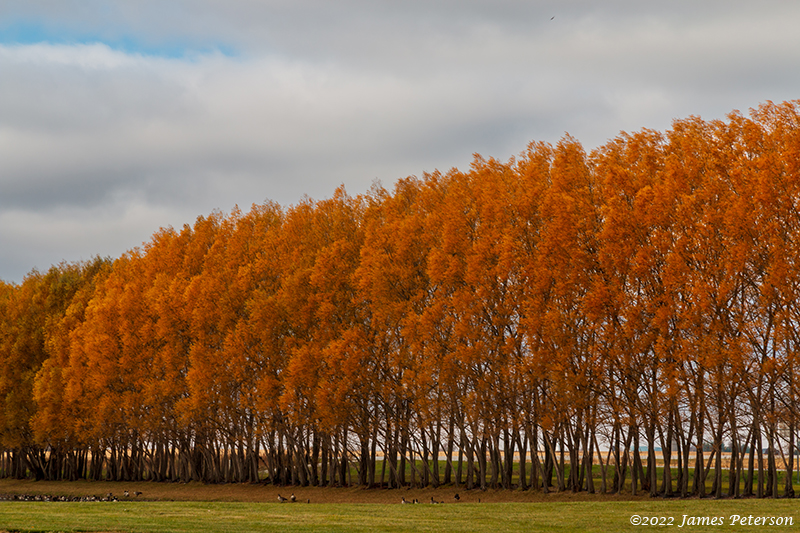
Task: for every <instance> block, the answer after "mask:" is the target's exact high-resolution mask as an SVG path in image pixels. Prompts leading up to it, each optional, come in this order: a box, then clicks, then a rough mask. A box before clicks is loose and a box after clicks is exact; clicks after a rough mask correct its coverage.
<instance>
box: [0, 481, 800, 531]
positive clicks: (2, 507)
mask: <svg viewBox="0 0 800 533" xmlns="http://www.w3.org/2000/svg"><path fill="white" fill-rule="evenodd" d="M285 489H286V490H283V489H278V488H276V487H272V486H263V485H201V484H192V483H190V484H186V485H183V484H178V483H135V484H131V483H127V484H123V483H111V482H86V481H81V482H73V483H68V482H33V481H12V480H0V495H2V494H57V495H90V494H97V495H103V494H106V493H108V492H112V493H113V494H115V495H121V494H122V493H123V491H124V490H130V491H134V490H140V491H142V492H143V493H144V494H143V495H142V496H141V498H143V499H141V500H134V499H133V498H129V499H125V498H124V497H123V498H121V501H119V502H74V503H73V502H12V501H0V531H26V532H33V531H37V532H41V531H75V532H77V531H82V532H89V531H98V532H109V531H113V532H130V533H133V532H183V531H186V532H192V533H199V532H203V531H210V532H249V531H253V532H256V531H287V532H319V531H322V532H325V531H330V532H335V531H342V532H344V531H388V532H415V531H436V532H442V531H445V532H451V531H452V532H456V533H458V532H473V531H475V532H478V531H490V532H496V533H500V532H517V531H518V532H531V531H556V532H571V531H590V532H591V531H604V532H605V531H640V530H652V529H659V530H664V529H673V528H675V529H676V530H677V531H764V530H768V531H797V530H800V502H798V500H771V499H763V500H756V499H740V500H712V499H703V500H698V499H688V500H662V499H650V498H646V497H639V498H636V499H631V498H630V496H627V497H614V496H599V495H590V494H585V493H584V494H577V495H573V494H572V493H563V494H551V495H544V494H541V493H535V492H530V491H528V492H520V491H491V490H490V491H486V492H481V491H470V492H464V491H461V492H460V495H461V501H460V502H458V503H456V502H455V501H454V500H453V495H454V493H455V491H454V490H453V489H452V488H440V489H436V490H432V489H429V490H410V491H405V490H362V489H319V488H303V489H301V488H291V487H287V488H285ZM293 491H294V492H295V494H296V495H297V497H298V499H299V500H301V501H302V502H306V501H307V500H311V503H310V504H308V503H294V504H291V503H284V504H280V503H278V502H277V494H278V493H279V492H280V493H282V494H284V495H289V494H291V493H292V492H293ZM402 497H405V498H406V499H407V500H411V499H414V498H417V499H419V500H420V501H422V502H429V501H430V498H431V497H434V498H435V499H437V500H440V501H445V504H444V505H431V504H430V503H427V504H425V503H423V504H420V505H401V504H400V503H399V502H400V499H401V498H402ZM479 498H480V503H478V499H479ZM634 515H636V516H639V517H641V520H642V521H645V520H648V519H652V518H656V519H658V522H663V524H664V525H658V526H655V527H652V526H649V525H638V526H637V525H634V524H632V523H631V519H632V517H634ZM683 515H688V516H689V517H699V519H695V520H693V521H694V522H698V521H702V519H703V518H706V520H707V521H710V520H711V519H713V518H714V517H721V518H719V519H718V521H719V522H721V525H719V526H713V525H712V526H702V525H694V524H689V523H688V522H689V520H688V519H687V523H686V524H684V526H683V527H682V528H681V527H679V526H680V525H681V524H682V523H683V522H684V519H683ZM733 515H740V516H743V517H748V516H750V515H753V517H770V516H771V517H785V518H784V521H788V519H789V518H790V519H791V522H792V523H791V524H788V525H786V524H784V525H781V526H767V527H764V526H763V525H756V524H753V525H750V526H746V525H745V526H742V525H740V524H736V525H733V524H731V517H732V516H733ZM662 517H663V519H662ZM670 523H671V525H670Z"/></svg>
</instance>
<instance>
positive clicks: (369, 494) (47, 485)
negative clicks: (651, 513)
mask: <svg viewBox="0 0 800 533" xmlns="http://www.w3.org/2000/svg"><path fill="white" fill-rule="evenodd" d="M126 491H127V492H128V494H129V495H128V496H125V492H126ZM136 492H140V493H141V494H140V495H138V496H134V494H135V493H136ZM109 494H112V495H113V497H115V498H117V499H118V500H119V501H126V500H127V501H136V500H142V501H225V502H264V503H278V495H279V494H280V495H281V496H283V497H285V498H290V497H291V495H292V494H294V495H295V498H296V500H297V501H296V503H294V504H292V503H290V502H286V503H285V504H284V505H300V504H308V503H312V504H313V503H383V504H385V503H400V502H401V501H402V499H403V498H405V499H406V501H414V500H418V501H419V502H420V503H430V502H431V498H433V499H434V500H435V501H437V502H443V503H448V504H449V503H479V502H480V503H500V502H545V501H631V500H644V499H649V498H648V496H647V495H640V496H637V497H632V496H631V495H630V494H625V495H603V494H588V493H586V492H578V493H573V492H562V493H555V492H552V493H549V494H544V493H542V492H540V491H531V490H528V491H520V490H491V489H490V490H486V491H481V490H464V488H463V487H460V488H455V487H453V486H446V487H440V488H437V489H364V488H352V487H345V488H320V487H294V486H283V487H280V486H275V485H264V484H251V483H242V484H238V483H236V484H217V485H204V484H202V483H194V482H191V483H153V482H139V483H125V482H116V481H27V480H22V481H19V480H9V479H3V480H0V497H6V496H10V495H18V496H22V495H48V496H65V497H68V498H75V497H79V498H83V497H89V496H94V497H96V498H98V499H101V498H106V497H107V496H108V495H109ZM456 494H458V495H459V498H460V499H459V500H456V499H455V495H456ZM4 499H5V498H4ZM0 533H1V532H0Z"/></svg>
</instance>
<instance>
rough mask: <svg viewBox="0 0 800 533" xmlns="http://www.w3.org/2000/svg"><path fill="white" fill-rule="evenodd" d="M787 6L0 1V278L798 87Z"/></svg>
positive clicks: (723, 110) (799, 19)
mask: <svg viewBox="0 0 800 533" xmlns="http://www.w3.org/2000/svg"><path fill="white" fill-rule="evenodd" d="M798 24H800V2H785V1H771V0H760V1H759V2H752V1H749V0H748V1H734V0H724V1H715V0H702V1H699V0H692V1H674V0H671V1H668V2H665V1H663V0H658V1H650V0H625V1H622V0H619V1H614V0H605V1H597V0H575V1H570V0H557V1H556V0H553V1H537V0H528V1H513V0H486V1H478V0H464V1H455V0H450V1H439V2H437V1H434V0H420V1H417V0H404V1H402V2H400V1H395V2H388V1H381V0H339V1H333V0H318V1H317V0H312V1H304V0H225V1H221V0H118V1H111V0H106V1H101V0H26V1H25V2H20V1H18V0H0V279H3V280H5V281H10V282H20V281H21V280H22V279H23V277H24V276H25V274H26V273H28V272H30V271H31V270H32V269H33V268H38V269H40V270H46V269H47V268H49V266H50V265H52V264H57V263H59V262H61V261H63V260H65V261H79V260H86V259H90V258H91V257H93V256H95V255H101V256H111V257H118V256H119V255H120V254H122V253H124V252H125V251H126V250H129V249H131V248H133V247H135V246H138V245H140V244H141V243H142V242H143V241H147V240H149V238H150V236H151V235H152V234H153V232H155V231H156V230H157V229H158V228H159V227H161V226H169V225H171V226H174V227H180V226H182V225H183V224H184V223H192V222H193V221H194V220H195V218H196V217H197V216H198V215H204V214H208V213H209V212H211V211H212V210H213V209H221V210H222V211H224V212H229V211H230V210H231V208H232V207H233V206H234V205H239V206H240V207H242V209H244V210H248V209H249V207H250V205H251V204H253V203H261V202H263V201H264V200H266V199H271V200H275V201H277V202H279V203H281V204H283V205H291V204H294V203H296V202H298V201H299V200H301V199H302V197H303V195H308V196H310V197H312V198H317V199H322V198H328V197H330V196H331V195H332V193H333V191H334V189H335V188H336V187H337V186H339V185H340V184H344V185H345V187H346V188H347V190H348V192H350V193H351V194H358V193H362V192H365V191H366V190H367V189H369V187H370V186H371V185H372V183H373V182H374V181H376V180H378V181H380V182H381V183H382V184H383V185H384V186H386V187H391V186H392V184H393V183H394V181H395V180H397V179H399V178H402V177H405V176H409V175H421V174H422V173H423V172H426V171H428V172H430V171H433V170H435V169H440V170H447V169H449V168H451V167H458V168H462V169H466V168H467V167H468V166H469V162H470V161H471V159H472V154H473V153H476V152H477V153H480V154H482V155H484V156H493V157H496V158H498V159H501V160H507V159H508V158H509V157H511V156H514V155H517V154H519V153H520V152H521V151H523V150H524V149H525V146H526V145H527V144H528V142H529V141H533V140H536V141H548V142H552V143H555V142H557V141H558V140H559V139H560V138H561V137H562V136H564V135H565V133H569V134H570V135H572V136H574V137H576V138H577V139H578V140H579V141H580V142H581V143H583V145H584V146H585V147H586V148H587V150H590V149H591V148H593V147H596V146H599V145H601V144H603V143H605V142H606V141H607V140H608V139H611V138H613V137H615V136H616V135H618V134H619V133H620V132H621V131H636V130H639V129H642V128H653V129H658V130H662V131H663V130H665V129H668V128H669V127H670V125H671V122H672V120H673V119H674V118H684V117H687V116H689V115H699V116H701V117H702V118H704V119H714V118H724V117H725V115H726V114H727V113H728V112H730V111H732V110H734V109H738V110H741V111H743V112H747V111H748V110H749V109H750V108H752V107H755V106H757V105H758V104H760V103H763V102H765V101H767V100H772V101H775V102H781V101H784V100H790V99H795V98H800V32H798V31H797V27H798Z"/></svg>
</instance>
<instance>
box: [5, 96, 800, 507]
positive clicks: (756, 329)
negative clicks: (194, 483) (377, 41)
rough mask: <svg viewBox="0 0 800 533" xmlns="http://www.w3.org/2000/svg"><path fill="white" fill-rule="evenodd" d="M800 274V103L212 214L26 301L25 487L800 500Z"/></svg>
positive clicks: (18, 288)
mask: <svg viewBox="0 0 800 533" xmlns="http://www.w3.org/2000/svg"><path fill="white" fill-rule="evenodd" d="M799 257H800V101H794V102H787V103H783V104H779V105H776V104H772V103H767V104H765V105H763V106H761V107H759V108H758V109H757V110H753V111H752V112H751V114H750V115H749V116H743V115H741V114H739V113H732V114H731V115H730V116H729V117H728V119H727V120H726V121H711V122H706V121H703V120H701V119H699V118H689V119H686V120H678V121H675V122H674V124H673V127H672V129H671V130H669V131H667V132H665V133H660V132H656V131H650V130H643V131H640V132H638V133H634V134H622V135H620V136H619V137H617V138H616V139H614V140H612V141H610V142H608V143H607V144H606V145H604V146H602V147H600V148H598V149H596V150H594V151H593V152H592V153H591V154H587V153H586V152H585V151H584V150H583V148H582V147H581V145H580V144H579V143H578V142H577V141H576V140H574V139H572V138H570V137H566V138H564V139H563V140H561V141H560V142H559V143H558V144H557V145H555V146H552V145H549V144H544V143H534V144H531V145H530V146H529V147H528V149H527V150H526V151H525V152H524V153H523V154H521V155H520V157H519V158H516V159H512V160H511V161H509V162H507V163H501V162H499V161H496V160H494V159H488V160H487V159H483V158H481V157H480V156H476V157H475V160H474V162H473V164H472V166H471V168H470V170H469V171H466V172H461V171H458V170H451V171H450V172H448V173H446V174H442V173H439V172H435V173H433V174H430V175H428V174H426V175H424V176H423V177H422V178H421V179H417V178H408V179H404V180H400V181H399V182H398V183H397V184H396V186H395V187H394V189H393V190H392V191H387V190H384V189H382V188H380V187H377V186H376V187H373V189H372V190H371V191H369V193H368V194H365V195H362V196H357V197H351V196H348V195H347V194H346V193H345V192H344V190H341V189H340V190H337V191H336V193H335V194H334V196H333V197H332V198H330V199H328V200H323V201H312V200H304V201H302V202H301V203H299V204H297V205H295V206H292V207H289V208H283V207H281V206H279V205H276V204H274V203H266V204H264V205H255V206H253V207H252V209H251V210H250V212H248V213H243V212H240V211H238V210H234V212H232V213H231V214H229V215H223V214H221V213H213V214H211V215H210V216H208V217H200V218H198V219H197V221H196V223H195V224H194V226H192V227H189V226H188V225H187V226H184V227H183V228H182V229H181V230H180V231H177V230H173V229H163V230H161V231H159V232H158V233H157V234H155V235H154V236H153V237H152V239H151V241H150V242H148V243H147V244H145V245H144V246H143V247H142V248H141V249H135V250H133V251H131V252H129V253H127V254H125V255H123V256H122V257H120V258H118V259H116V260H113V261H112V260H104V259H96V260H94V261H91V262H88V263H80V264H62V265H60V266H57V267H52V268H51V269H50V270H49V271H48V272H46V273H39V272H36V271H34V272H31V273H30V274H29V275H28V276H27V277H26V278H25V280H24V281H23V282H22V283H21V284H20V285H13V284H3V283H0V400H2V410H0V448H1V449H2V450H3V451H2V455H0V475H5V476H14V477H25V476H34V477H35V478H37V479H43V478H47V479H78V478H91V479H101V478H108V479H116V480H140V479H151V480H184V481H185V480H201V481H204V482H223V481H225V482H246V481H251V482H253V481H258V480H267V481H269V482H273V483H282V484H287V483H296V484H304V485H305V484H310V485H331V486H336V485H344V484H360V485H364V486H375V485H379V484H382V485H384V486H389V487H399V486H407V485H410V484H412V485H424V486H437V485H440V484H455V485H456V486H462V485H463V486H465V488H473V487H480V488H485V487H486V486H501V487H506V488H512V487H518V488H521V489H527V488H533V489H541V490H545V491H548V490H574V491H579V490H588V491H600V492H618V491H621V490H623V487H624V486H625V487H630V488H631V490H632V491H633V492H634V493H635V492H637V491H642V490H644V491H648V492H649V493H650V494H652V495H656V494H664V495H673V494H677V495H680V496H687V495H691V494H699V495H703V494H705V493H706V490H707V489H706V481H707V479H708V478H709V476H710V477H711V487H712V488H711V491H712V493H713V494H714V495H716V496H722V495H723V470H725V471H727V475H728V477H729V479H730V484H729V485H726V487H727V489H726V490H727V494H729V495H736V496H738V495H749V494H756V495H759V496H761V495H771V496H777V495H779V494H780V493H781V492H782V493H784V494H787V495H792V494H793V489H792V485H791V478H792V474H793V472H794V469H795V465H794V455H795V449H796V442H795V439H796V433H797V429H798V427H797V426H798V408H799V407H800V397H799V396H798V392H799V391H798V385H800V376H798V379H795V376H794V368H795V365H796V358H797V357H798V341H799V340H800V303H799V302H800V294H798V293H799V292H800V261H798V258H799ZM640 449H646V450H647V452H646V456H645V458H644V459H642V455H641V454H639V453H638V452H637V453H631V450H637V451H638V450H640ZM723 449H725V450H728V449H729V450H730V452H729V453H727V454H726V455H725V456H724V457H723V453H722V452H723ZM657 461H658V462H659V463H660V464H663V465H666V466H668V467H671V468H664V469H657V468H656V464H657ZM593 466H595V467H599V470H600V473H601V477H600V478H599V481H598V480H596V479H595V478H594V477H593V476H592V475H591V471H592V468H593ZM673 469H674V470H673ZM780 470H786V475H785V476H784V478H785V479H786V483H785V485H784V486H783V487H782V488H781V487H779V482H778V472H779V471H780ZM675 472H677V475H675ZM626 483H627V485H626ZM626 490H627V489H626Z"/></svg>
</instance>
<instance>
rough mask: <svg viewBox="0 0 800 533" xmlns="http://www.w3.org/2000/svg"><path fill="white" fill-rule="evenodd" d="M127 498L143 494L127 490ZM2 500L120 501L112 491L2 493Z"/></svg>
mask: <svg viewBox="0 0 800 533" xmlns="http://www.w3.org/2000/svg"><path fill="white" fill-rule="evenodd" d="M123 495H124V497H125V498H130V497H131V496H133V497H134V498H137V497H139V496H141V495H142V493H141V492H139V491H138V490H136V491H127V490H126V491H125V492H124V493H123ZM0 501H18V502H118V501H119V497H118V496H115V495H114V494H112V493H110V492H109V493H107V494H106V495H105V496H95V495H91V496H53V495H50V494H12V495H2V494H0Z"/></svg>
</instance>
